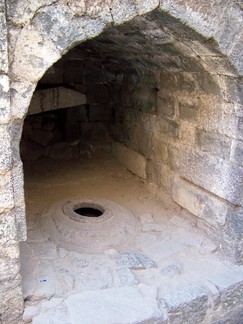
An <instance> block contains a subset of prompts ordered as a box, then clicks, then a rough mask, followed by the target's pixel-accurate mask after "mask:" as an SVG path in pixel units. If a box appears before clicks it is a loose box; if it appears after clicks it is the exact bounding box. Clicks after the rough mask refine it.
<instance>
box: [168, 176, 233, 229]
mask: <svg viewBox="0 0 243 324" xmlns="http://www.w3.org/2000/svg"><path fill="white" fill-rule="evenodd" d="M172 198H173V199H174V200H175V201H176V202H177V203H178V204H179V205H180V206H182V207H183V208H186V209H187V210H188V211H189V212H191V213H192V214H194V215H196V216H197V217H199V218H202V219H204V220H205V221H206V222H208V223H209V224H211V225H214V226H217V225H219V224H220V225H224V224H225V220H226V216H227V211H228V206H227V204H226V202H223V201H222V200H220V199H218V198H216V197H215V196H213V195H212V194H210V193H209V192H207V191H205V190H202V189H200V188H199V187H197V186H195V185H193V184H192V183H190V182H189V181H185V180H183V179H181V178H180V177H176V178H175V180H174V184H173V189H172Z"/></svg>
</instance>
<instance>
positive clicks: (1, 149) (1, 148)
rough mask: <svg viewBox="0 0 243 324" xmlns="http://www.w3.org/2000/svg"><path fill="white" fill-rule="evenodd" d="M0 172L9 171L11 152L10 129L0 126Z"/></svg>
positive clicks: (6, 126)
mask: <svg viewBox="0 0 243 324" xmlns="http://www.w3.org/2000/svg"><path fill="white" fill-rule="evenodd" d="M0 138H1V144H0V172H4V171H6V170H10V168H11V159H12V150H11V142H12V139H11V129H10V126H8V125H0Z"/></svg>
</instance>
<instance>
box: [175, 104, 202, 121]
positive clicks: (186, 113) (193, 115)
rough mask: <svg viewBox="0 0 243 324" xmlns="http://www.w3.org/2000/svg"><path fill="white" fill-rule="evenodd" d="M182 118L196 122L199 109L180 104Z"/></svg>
mask: <svg viewBox="0 0 243 324" xmlns="http://www.w3.org/2000/svg"><path fill="white" fill-rule="evenodd" d="M179 113H180V118H182V119H185V120H188V121H195V120H196V119H197V116H198V112H197V108H196V107H195V106H192V105H185V104H180V106H179Z"/></svg>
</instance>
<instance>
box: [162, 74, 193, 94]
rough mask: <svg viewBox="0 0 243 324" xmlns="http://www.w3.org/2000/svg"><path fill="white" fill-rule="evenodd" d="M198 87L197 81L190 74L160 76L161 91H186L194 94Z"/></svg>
mask: <svg viewBox="0 0 243 324" xmlns="http://www.w3.org/2000/svg"><path fill="white" fill-rule="evenodd" d="M196 87H197V80H196V79H195V78H194V76H192V74H191V73H189V72H178V73H173V74H172V73H164V72H162V73H161V75H160V86H159V89H160V91H163V92H164V93H167V92H169V93H172V94H173V93H175V92H177V91H186V92H188V93H192V92H193V91H194V90H195V89H196Z"/></svg>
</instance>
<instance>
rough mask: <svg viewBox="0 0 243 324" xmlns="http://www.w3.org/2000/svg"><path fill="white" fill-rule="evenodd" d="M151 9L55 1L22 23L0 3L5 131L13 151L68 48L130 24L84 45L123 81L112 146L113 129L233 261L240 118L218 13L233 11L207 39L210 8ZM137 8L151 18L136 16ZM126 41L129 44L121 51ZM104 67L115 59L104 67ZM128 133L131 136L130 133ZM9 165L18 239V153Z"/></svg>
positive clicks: (146, 173) (147, 173) (147, 174)
mask: <svg viewBox="0 0 243 324" xmlns="http://www.w3.org/2000/svg"><path fill="white" fill-rule="evenodd" d="M158 5H159V4H158V2H157V1H155V2H151V3H149V5H147V4H145V3H144V2H143V1H141V2H138V3H136V4H135V3H134V4H133V5H131V4H129V5H121V4H118V3H116V2H114V3H113V4H110V5H107V4H106V3H103V2H102V5H101V4H99V5H97V3H95V4H94V5H93V6H90V5H89V6H81V5H77V4H70V3H69V4H64V3H61V2H60V3H59V2H55V3H54V4H51V3H48V4H47V5H46V6H43V7H40V8H34V9H33V8H32V9H31V10H29V11H28V10H26V12H25V14H24V15H23V18H21V19H23V21H19V19H20V18H17V17H16V15H15V12H16V9H20V8H18V5H17V8H16V7H15V5H14V4H12V5H10V9H9V33H10V40H11V42H10V54H11V55H10V67H11V70H10V72H11V74H10V76H11V89H12V93H11V100H12V110H11V112H12V118H13V119H14V120H15V122H14V127H13V129H12V133H11V134H12V135H10V136H12V137H11V141H12V150H13V151H14V153H15V149H17V147H18V145H19V139H20V136H21V124H22V122H23V117H24V115H25V114H26V113H27V110H28V106H29V102H30V99H31V96H32V94H33V91H34V89H35V87H36V84H37V81H38V80H39V79H40V78H41V76H42V75H43V74H44V73H45V71H46V70H47V68H48V67H50V66H51V65H52V64H53V63H54V62H55V61H57V60H58V59H59V58H60V57H61V55H63V54H64V53H65V52H66V51H68V50H69V49H70V48H72V47H74V46H75V45H76V44H79V43H81V42H83V41H85V40H87V39H89V38H93V37H94V36H97V35H98V34H100V33H101V31H103V29H104V28H105V27H106V26H108V25H112V24H113V23H115V24H117V25H120V24H122V23H124V22H126V21H128V20H130V19H132V18H133V20H131V21H130V22H128V23H127V24H126V25H121V26H120V27H119V26H118V27H112V28H109V29H107V31H105V32H104V34H102V35H101V36H100V37H98V38H95V39H94V40H90V41H88V43H86V45H87V44H88V46H90V50H91V51H93V53H95V52H96V53H102V55H105V56H106V57H107V56H109V55H110V53H111V52H113V59H114V57H115V58H116V59H117V60H118V65H119V64H120V65H121V68H119V69H121V71H122V72H123V74H124V75H125V76H127V79H126V77H125V78H123V79H122V80H121V81H120V82H121V84H119V87H120V90H119V91H120V93H121V96H122V97H121V98H122V101H123V103H124V104H123V107H122V109H123V113H124V114H125V121H124V123H123V124H122V123H120V122H119V120H116V122H114V125H113V132H114V133H113V136H114V137H115V136H118V137H117V138H116V142H119V138H120V137H119V136H120V135H119V134H118V135H117V132H118V130H119V131H121V132H122V138H123V139H122V142H123V143H125V145H126V147H127V148H128V149H131V150H132V151H135V152H137V153H139V154H141V155H142V156H143V161H144V162H142V164H143V166H142V167H143V173H142V177H144V178H147V179H148V180H149V181H150V182H152V183H155V184H156V185H157V186H158V188H161V189H159V190H165V191H167V192H168V193H169V194H170V196H171V197H172V199H173V200H175V201H176V202H177V203H178V204H179V205H181V206H182V207H183V208H186V209H187V210H188V211H189V212H191V213H192V214H194V215H195V216H196V217H197V218H198V224H201V226H203V227H204V228H206V230H207V231H208V232H209V233H210V235H212V236H213V237H214V239H215V240H217V241H220V242H221V243H222V247H223V249H224V250H225V251H226V253H228V255H230V256H233V259H234V260H235V261H236V262H240V260H241V255H240V253H241V246H240V235H241V234H240V233H241V230H240V224H241V207H240V206H241V193H242V182H241V176H242V169H241V161H240V159H239V155H240V152H241V151H242V146H241V145H242V144H241V143H242V142H241V139H242V138H241V134H240V130H241V128H242V125H241V124H242V116H241V113H240V105H239V99H240V97H239V81H238V79H237V78H238V72H237V68H239V59H238V56H237V50H238V47H237V37H236V36H235V35H238V33H237V28H235V29H234V32H235V35H232V38H233V39H234V40H235V42H233V45H232V42H231V40H232V38H231V39H230V41H229V40H228V38H227V37H224V36H226V34H227V28H226V26H227V24H226V21H227V22H228V20H227V19H226V16H227V15H228V16H230V15H231V14H233V13H238V11H237V7H235V6H232V7H227V8H225V12H224V14H225V15H224V14H223V13H222V18H221V19H222V20H220V21H225V24H224V26H225V28H222V31H224V33H225V34H223V32H217V33H215V34H214V32H213V30H214V28H215V27H216V26H217V24H218V23H217V22H216V17H217V19H218V18H219V17H218V16H217V15H218V8H217V6H216V5H215V7H213V9H214V10H212V11H210V15H211V16H210V15H209V13H207V12H205V7H204V6H199V7H197V8H193V4H192V5H191V4H190V3H188V4H187V5H188V6H189V7H187V8H186V9H187V10H185V8H183V5H180V4H176V3H168V4H166V5H161V8H160V9H159V8H158V9H156V10H154V11H152V10H153V9H155V8H156V7H158ZM23 8H24V7H23ZM188 8H191V9H190V10H192V11H193V10H195V12H196V13H197V15H196V17H194V16H189V15H188V14H186V13H188ZM29 9H30V8H29ZM161 9H162V10H168V11H169V12H170V13H171V14H172V15H173V16H175V17H176V18H172V17H171V16H170V15H167V14H165V13H164V12H163V11H162V10H161ZM151 11H152V12H151ZM226 11H227V15H226ZM53 12H55V13H56V14H55V15H53ZM146 12H151V13H150V14H147V15H146V16H145V15H144V16H140V15H142V14H145V13H146ZM209 17H211V18H212V19H211V18H209ZM178 18H180V19H181V20H182V21H184V22H186V23H187V24H188V25H189V26H191V27H193V28H194V29H196V30H197V31H198V32H199V33H198V32H194V31H193V30H192V29H190V28H189V27H187V26H185V25H183V24H182V23H181V22H180V20H178ZM21 19H20V20H21ZM197 24H199V25H197ZM22 26H24V27H23V28H22ZM196 26H198V27H196ZM200 34H202V35H203V36H200ZM209 38H212V39H211V40H207V39H209ZM118 39H119V42H117V40H118ZM128 39H129V41H128ZM229 43H231V45H229ZM104 44H105V45H104ZM127 44H129V46H130V44H132V46H131V48H129V50H128V48H127V46H128V45H127ZM80 48H82V44H81V45H80ZM222 53H224V54H222ZM225 54H228V58H226V57H225ZM230 61H231V63H230ZM110 64H111V65H112V60H111V61H110ZM114 65H116V62H113V68H115V67H114ZM234 66H235V67H234ZM144 80H146V82H144ZM118 82H119V81H118V80H116V84H115V85H117V84H118ZM114 90H115V88H114ZM155 97H156V98H157V103H156V107H155V105H154V102H155V101H154V99H153V98H155ZM147 98H150V99H151V98H152V101H151V100H147ZM124 106H125V107H124ZM117 112H119V108H118V109H117ZM158 116H159V117H158ZM135 129H136V130H138V131H139V132H140V133H139V134H137V135H136V134H133V132H134V130H135ZM13 134H14V136H13ZM133 136H135V137H136V136H137V143H134V142H133V141H132V139H133ZM140 139H146V140H145V141H139V140H140ZM136 145H137V146H136ZM135 146H136V147H135ZM151 148H153V149H152V150H151ZM122 150H124V147H123V146H121V145H120V144H117V145H116V152H117V155H118V156H119V154H120V152H121V151H122ZM13 159H14V163H15V168H14V169H13V170H12V177H11V179H12V181H13V188H14V192H13V194H14V195H13V204H14V206H15V208H16V211H17V210H18V213H17V214H16V215H17V216H16V220H17V223H18V224H19V230H18V233H19V239H24V238H25V229H24V199H23V188H22V184H21V178H22V174H21V173H22V169H21V168H22V167H21V162H20V160H19V156H18V152H17V153H16V155H15V156H14V158H13ZM123 163H125V164H126V163H127V161H123ZM127 167H128V168H130V169H131V168H132V167H131V166H130V165H127ZM132 171H134V170H132ZM140 176H141V174H140Z"/></svg>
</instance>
